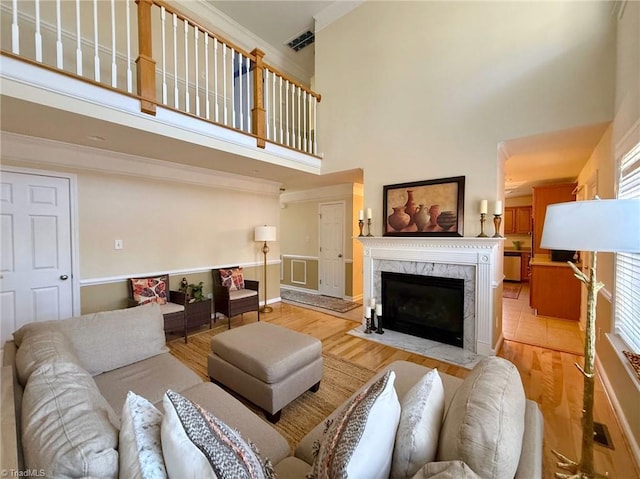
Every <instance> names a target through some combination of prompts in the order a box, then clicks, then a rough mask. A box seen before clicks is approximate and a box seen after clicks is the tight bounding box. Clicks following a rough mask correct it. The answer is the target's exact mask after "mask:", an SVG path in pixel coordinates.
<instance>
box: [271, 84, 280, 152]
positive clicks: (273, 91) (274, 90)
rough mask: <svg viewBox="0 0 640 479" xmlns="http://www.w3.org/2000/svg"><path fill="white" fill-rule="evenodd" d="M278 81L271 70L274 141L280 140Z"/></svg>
mask: <svg viewBox="0 0 640 479" xmlns="http://www.w3.org/2000/svg"><path fill="white" fill-rule="evenodd" d="M276 81H277V77H276V74H275V73H273V72H271V91H272V95H271V99H272V100H273V101H272V102H271V104H272V106H271V110H272V111H271V123H272V124H273V141H278V134H277V133H276ZM278 97H279V99H280V95H278Z"/></svg>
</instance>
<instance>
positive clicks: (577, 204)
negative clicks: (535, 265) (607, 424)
mask: <svg viewBox="0 0 640 479" xmlns="http://www.w3.org/2000/svg"><path fill="white" fill-rule="evenodd" d="M541 246H542V247H543V248H549V249H561V250H570V251H590V252H592V254H591V261H590V264H589V266H588V271H587V274H585V273H583V272H582V271H581V270H580V269H578V268H577V267H576V266H575V265H574V264H573V263H571V262H570V263H569V265H570V266H571V267H572V268H573V272H574V275H575V277H576V278H578V279H579V280H580V281H582V282H583V283H584V284H585V286H586V287H587V318H586V325H585V343H584V366H580V365H579V364H577V363H576V367H577V368H578V369H579V370H580V372H581V373H582V375H583V377H584V381H583V384H584V391H583V399H582V401H583V402H582V404H583V407H582V411H583V412H582V448H581V456H580V462H575V461H572V460H571V459H568V458H567V457H566V456H564V455H562V454H560V453H559V452H557V451H552V452H553V453H554V454H555V455H556V456H557V457H558V459H560V462H558V464H557V465H558V467H559V468H560V469H564V470H566V471H569V474H567V473H562V472H556V473H555V477H557V478H560V479H587V478H588V479H592V478H595V477H603V476H600V475H598V474H596V473H595V472H594V466H593V435H594V431H593V402H594V386H595V356H596V335H595V323H596V305H597V301H598V291H599V290H600V289H601V288H602V286H603V284H602V283H599V282H598V281H597V279H596V265H597V256H598V251H600V252H611V253H640V200H599V199H596V200H593V201H573V202H570V203H559V204H555V205H550V206H549V207H548V208H547V212H546V216H545V220H544V227H543V230H542V241H541Z"/></svg>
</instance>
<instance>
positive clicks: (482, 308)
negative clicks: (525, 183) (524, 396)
mask: <svg viewBox="0 0 640 479" xmlns="http://www.w3.org/2000/svg"><path fill="white" fill-rule="evenodd" d="M358 240H360V241H361V242H362V244H363V246H364V265H363V268H364V278H363V283H364V285H363V286H364V287H363V296H364V300H365V301H367V300H368V299H369V298H372V297H375V298H380V296H381V291H380V290H379V289H380V285H379V281H378V280H377V278H378V274H379V272H380V271H385V270H388V269H390V268H392V269H393V270H396V271H404V272H408V273H410V274H420V271H422V270H425V269H429V268H427V266H428V265H429V266H433V267H434V268H435V269H437V270H441V271H446V275H447V276H448V277H465V276H468V275H469V274H470V272H471V275H472V278H471V279H475V284H473V291H472V292H471V293H470V294H471V295H472V297H471V298H468V299H466V300H465V301H473V302H474V309H473V310H472V312H471V313H470V315H471V316H472V317H471V318H470V323H468V322H467V320H465V329H467V328H469V329H471V331H466V330H465V338H466V337H467V336H469V338H471V339H470V341H468V342H467V341H465V346H464V349H468V350H470V351H473V352H475V353H477V354H481V355H485V356H489V355H494V354H495V353H496V351H495V349H494V347H495V346H498V345H499V344H498V339H499V336H500V333H499V332H494V331H495V328H494V318H495V317H496V316H497V313H498V308H500V307H501V305H500V304H496V300H495V297H496V295H495V290H496V288H498V286H499V285H500V284H501V283H502V267H501V260H502V243H503V241H504V239H503V238H422V237H420V238H413V237H407V238H404V237H402V238H400V237H373V238H370V237H358ZM379 264H382V265H383V267H382V268H380V271H378V269H379V268H378V266H377V265H379ZM385 265H386V266H385ZM436 275H437V273H436ZM471 282H473V281H471Z"/></svg>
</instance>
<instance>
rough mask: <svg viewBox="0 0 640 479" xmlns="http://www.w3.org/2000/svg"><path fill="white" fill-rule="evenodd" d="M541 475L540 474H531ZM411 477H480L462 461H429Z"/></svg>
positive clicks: (415, 478) (418, 478) (433, 478)
mask: <svg viewBox="0 0 640 479" xmlns="http://www.w3.org/2000/svg"><path fill="white" fill-rule="evenodd" d="M531 477H542V476H531ZM412 479H482V478H481V477H480V476H478V475H477V474H476V473H475V472H473V471H472V470H471V469H470V468H469V466H467V465H466V464H465V463H464V462H463V461H443V462H429V463H427V464H425V465H424V466H423V467H422V469H420V470H419V471H418V472H417V473H416V475H415V476H413V477H412Z"/></svg>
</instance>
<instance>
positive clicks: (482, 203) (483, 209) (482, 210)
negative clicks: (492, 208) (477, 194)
mask: <svg viewBox="0 0 640 479" xmlns="http://www.w3.org/2000/svg"><path fill="white" fill-rule="evenodd" d="M480 213H484V214H487V200H480Z"/></svg>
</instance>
